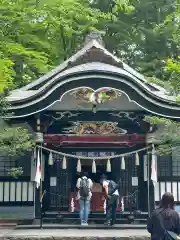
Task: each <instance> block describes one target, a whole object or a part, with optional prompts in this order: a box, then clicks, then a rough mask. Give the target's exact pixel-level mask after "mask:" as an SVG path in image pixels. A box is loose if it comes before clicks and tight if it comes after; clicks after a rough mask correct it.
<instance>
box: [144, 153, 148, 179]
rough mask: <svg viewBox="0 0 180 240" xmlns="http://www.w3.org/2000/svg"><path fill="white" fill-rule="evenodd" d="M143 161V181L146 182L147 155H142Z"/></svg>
mask: <svg viewBox="0 0 180 240" xmlns="http://www.w3.org/2000/svg"><path fill="white" fill-rule="evenodd" d="M143 162H144V181H145V182H146V181H147V180H148V159H147V155H144V156H143Z"/></svg>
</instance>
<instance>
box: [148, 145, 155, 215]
mask: <svg viewBox="0 0 180 240" xmlns="http://www.w3.org/2000/svg"><path fill="white" fill-rule="evenodd" d="M148 162H149V214H150V215H151V214H152V211H153V210H154V208H155V194H154V185H153V182H152V180H151V172H152V169H151V165H152V149H151V150H149V151H148Z"/></svg>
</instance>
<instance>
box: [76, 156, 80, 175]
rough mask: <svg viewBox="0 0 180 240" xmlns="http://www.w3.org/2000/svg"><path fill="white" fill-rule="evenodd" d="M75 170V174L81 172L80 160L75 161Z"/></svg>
mask: <svg viewBox="0 0 180 240" xmlns="http://www.w3.org/2000/svg"><path fill="white" fill-rule="evenodd" d="M76 170H77V172H79V173H80V172H81V160H80V159H78V161H77V167H76Z"/></svg>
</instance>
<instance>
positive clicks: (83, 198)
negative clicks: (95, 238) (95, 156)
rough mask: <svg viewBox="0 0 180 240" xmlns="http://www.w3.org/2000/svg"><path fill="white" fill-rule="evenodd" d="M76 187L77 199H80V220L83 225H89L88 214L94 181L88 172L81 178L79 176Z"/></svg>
mask: <svg viewBox="0 0 180 240" xmlns="http://www.w3.org/2000/svg"><path fill="white" fill-rule="evenodd" d="M76 187H77V189H78V193H77V199H78V200H79V209H80V220H81V225H88V216H89V210H90V201H91V197H92V192H91V191H92V187H93V183H92V180H91V179H90V178H88V173H83V174H82V177H81V178H78V180H77V184H76Z"/></svg>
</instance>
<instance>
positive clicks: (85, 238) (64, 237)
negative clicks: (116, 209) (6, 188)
mask: <svg viewBox="0 0 180 240" xmlns="http://www.w3.org/2000/svg"><path fill="white" fill-rule="evenodd" d="M23 239H26V240H30V239H31V240H41V239H43V240H96V239H98V240H100V239H103V240H116V239H117V240H130V239H131V240H150V236H149V234H148V233H147V231H146V230H143V229H139V230H138V229H130V230H127V229H126V230H125V229H122V230H117V229H94V230H92V229H64V230H63V229H51V230H50V229H13V228H9V229H5V228H1V229H0V240H23Z"/></svg>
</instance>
